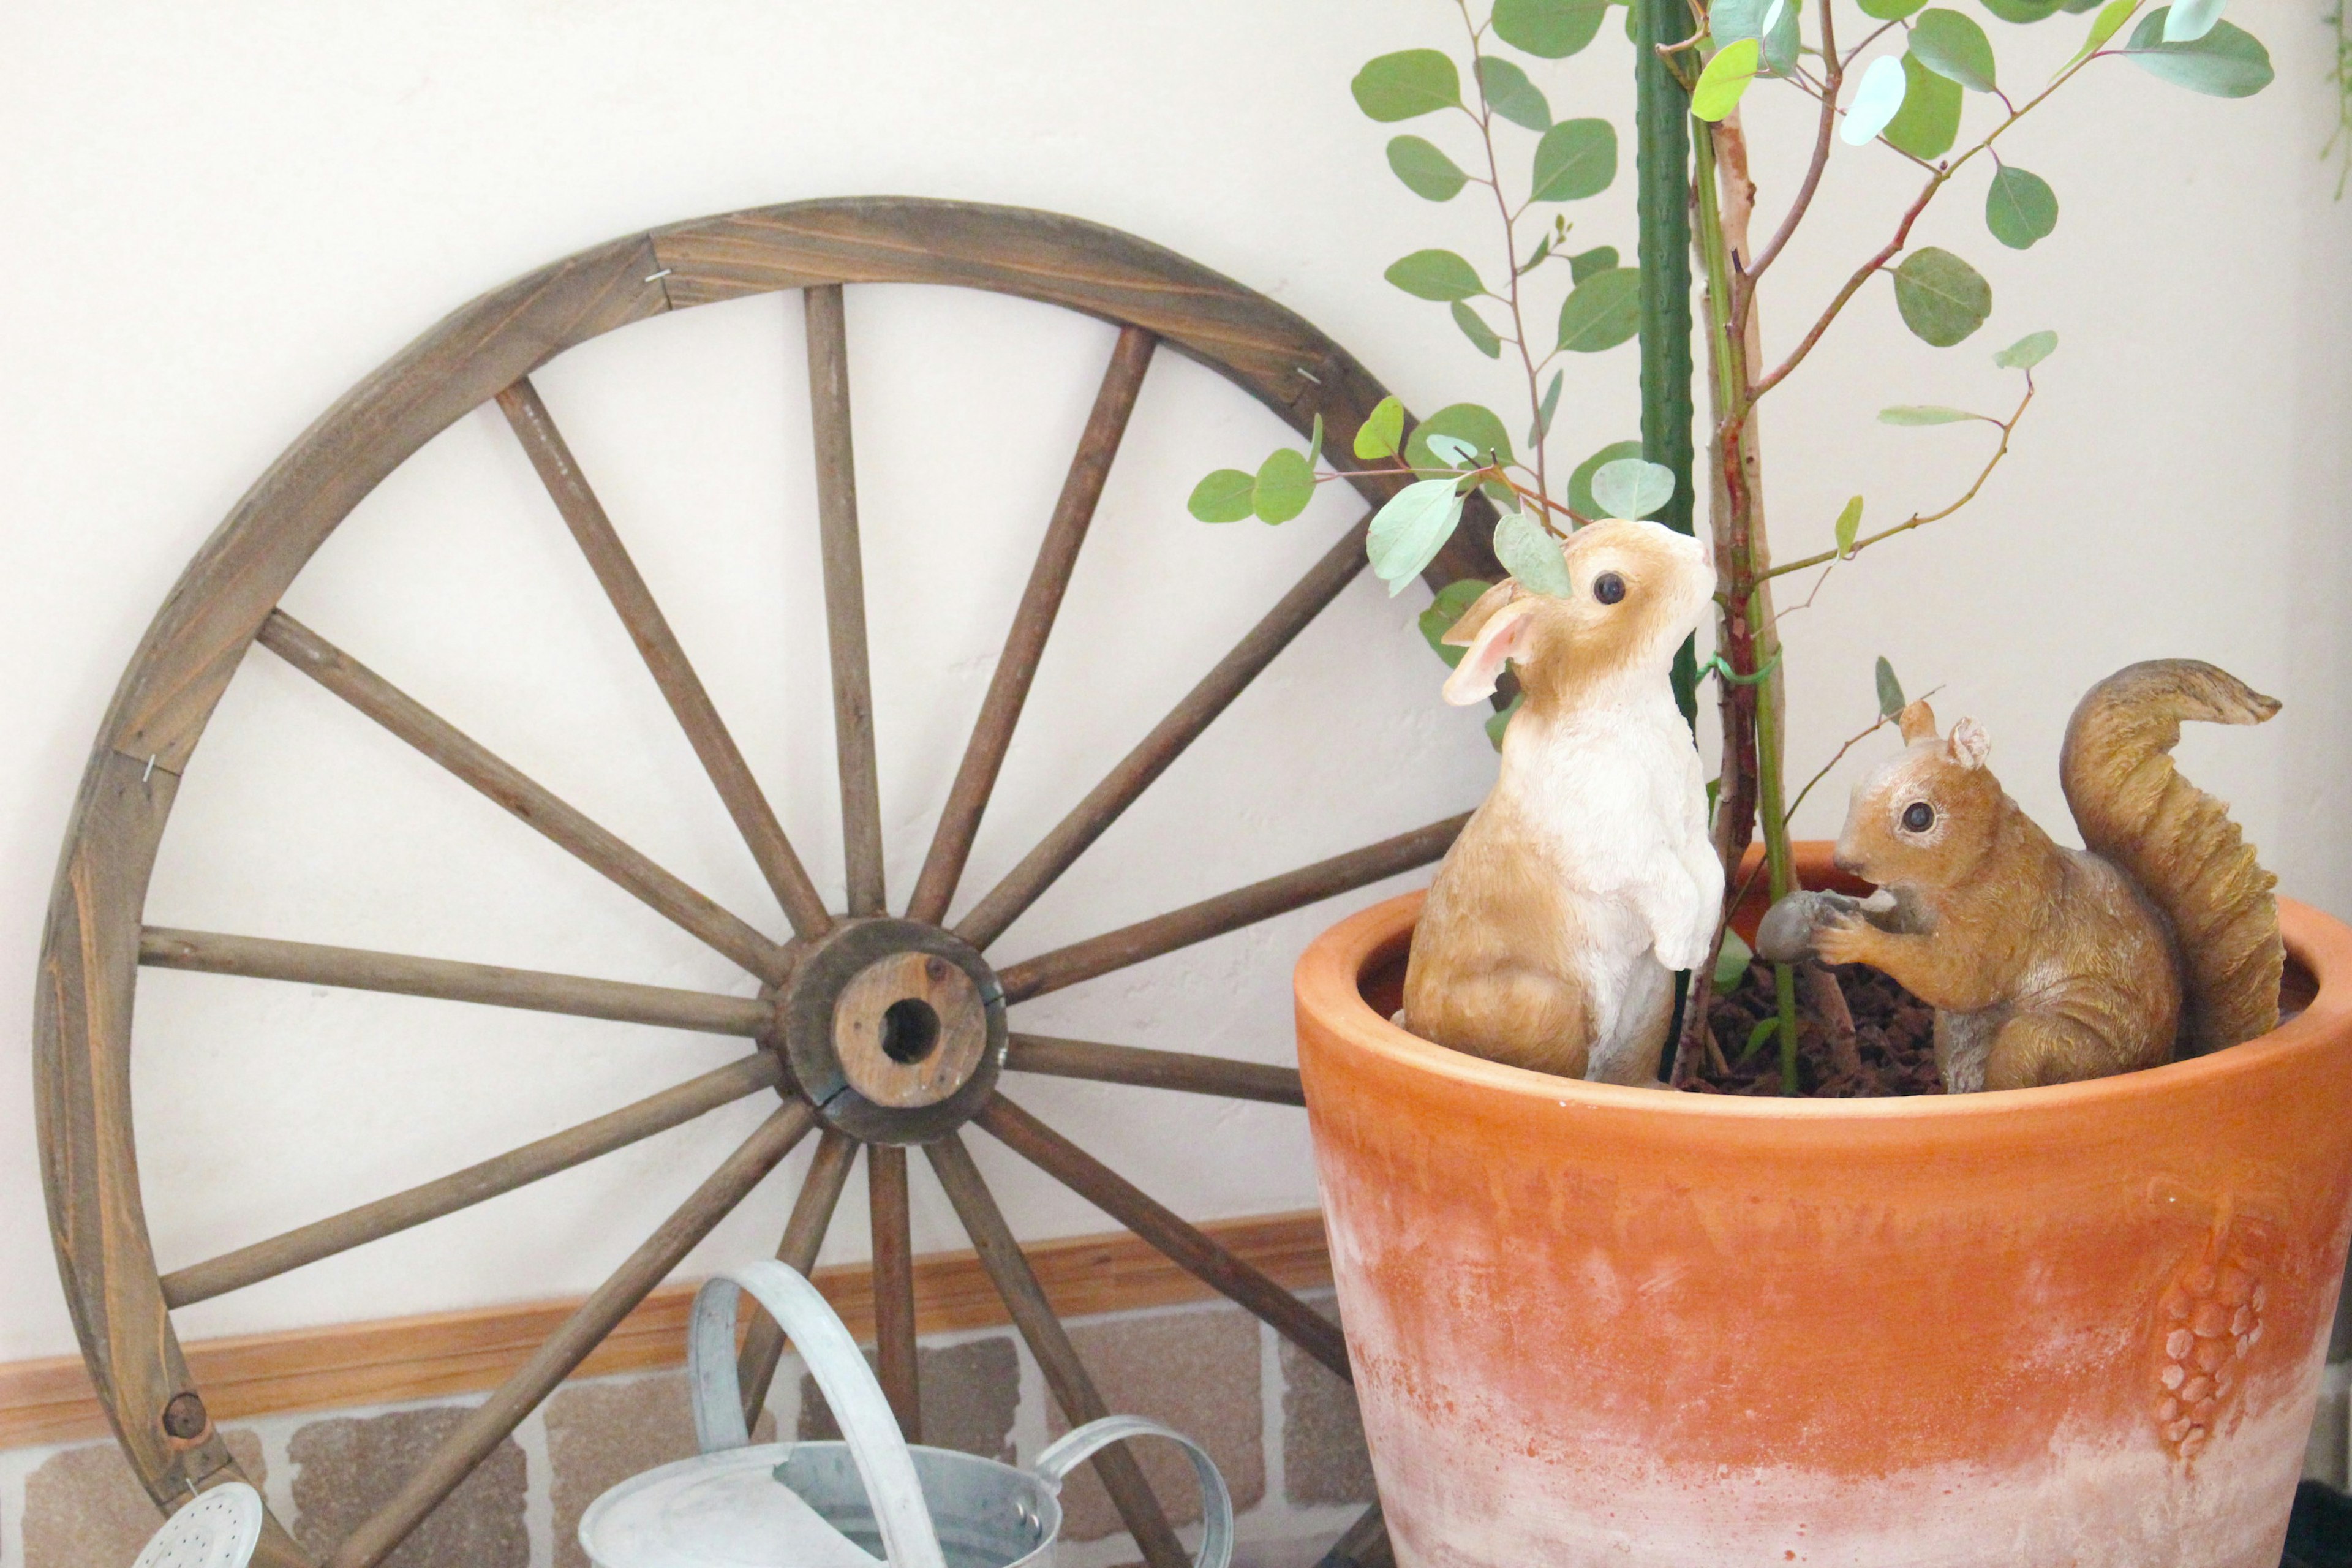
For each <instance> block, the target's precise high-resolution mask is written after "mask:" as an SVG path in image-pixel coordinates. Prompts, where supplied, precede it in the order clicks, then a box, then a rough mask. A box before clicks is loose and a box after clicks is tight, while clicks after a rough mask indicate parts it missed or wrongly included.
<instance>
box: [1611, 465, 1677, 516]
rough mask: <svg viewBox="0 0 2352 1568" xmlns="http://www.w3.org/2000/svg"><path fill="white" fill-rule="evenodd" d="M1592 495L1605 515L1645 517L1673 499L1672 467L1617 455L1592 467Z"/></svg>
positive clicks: (1673, 480)
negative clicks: (1612, 460) (1612, 459)
mask: <svg viewBox="0 0 2352 1568" xmlns="http://www.w3.org/2000/svg"><path fill="white" fill-rule="evenodd" d="M1592 499H1593V500H1595V501H1596V502H1598V503H1599V504H1600V507H1601V515H1602V516H1604V517H1647V516H1649V515H1650V514H1651V513H1652V512H1654V511H1655V510H1658V509H1659V508H1660V507H1662V506H1664V505H1665V504H1666V503H1667V502H1668V501H1670V500H1674V499H1675V471H1674V470H1673V469H1672V468H1667V467H1665V466H1664V464H1661V463H1649V462H1644V461H1643V460H1642V459H1641V458H1617V459H1616V460H1615V461H1614V462H1608V463H1603V464H1601V467H1600V468H1596V469H1594V470H1593V473H1592Z"/></svg>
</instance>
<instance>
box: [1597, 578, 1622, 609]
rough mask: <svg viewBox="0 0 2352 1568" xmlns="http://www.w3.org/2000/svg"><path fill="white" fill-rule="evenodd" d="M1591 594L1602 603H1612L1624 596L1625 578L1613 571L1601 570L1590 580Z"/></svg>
mask: <svg viewBox="0 0 2352 1568" xmlns="http://www.w3.org/2000/svg"><path fill="white" fill-rule="evenodd" d="M1592 596H1593V597H1594V598H1596V599H1598V600H1600V601H1601V603H1602V604H1604V605H1613V604H1615V603H1617V602H1618V601H1619V600H1621V599H1622V598H1623V597H1624V596H1625V579H1624V578H1622V577H1620V576H1619V575H1617V574H1616V573H1614V572H1603V573H1602V574H1601V575H1600V576H1598V577H1595V578H1594V579H1593V580H1592Z"/></svg>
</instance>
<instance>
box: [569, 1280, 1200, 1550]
mask: <svg viewBox="0 0 2352 1568" xmlns="http://www.w3.org/2000/svg"><path fill="white" fill-rule="evenodd" d="M746 1290H748V1291H750V1292H751V1297H752V1299H753V1300H756V1301H758V1302H759V1303H760V1305H761V1306H762V1307H764V1308H766V1309H767V1310H768V1312H769V1313H770V1314H771V1315H772V1317H774V1319H775V1320H776V1321H777V1322H778V1323H780V1324H782V1327H783V1330H784V1331H785V1333H786V1334H788V1335H790V1336H791V1338H792V1342H793V1347H794V1348H795V1349H797V1350H798V1351H799V1352H800V1354H801V1359H802V1360H803V1362H804V1363H806V1364H807V1366H808V1370H809V1373H810V1374H811V1375H812V1376H814V1378H815V1379H816V1384H817V1387H818V1388H820V1389H821V1390H823V1391H824V1398H825V1403H826V1404H827V1405H830V1406H832V1409H833V1414H834V1418H835V1420H836V1421H837V1422H838V1423H839V1424H840V1426H841V1431H842V1436H843V1438H844V1440H843V1441H840V1442H833V1443H768V1444H762V1445H760V1446H758V1447H753V1446H752V1445H751V1433H750V1432H749V1431H748V1430H747V1429H746V1428H745V1426H744V1424H743V1407H742V1396H741V1394H740V1391H739V1389H738V1385H737V1384H736V1380H735V1309H736V1304H737V1301H738V1300H739V1299H740V1296H741V1293H742V1292H743V1291H746ZM687 1376H688V1386H689V1387H690V1389H691V1390H692V1394H693V1399H694V1432H695V1438H696V1440H697V1442H698V1444H699V1445H700V1447H701V1448H702V1452H701V1454H700V1455H699V1456H698V1457H697V1458H691V1459H680V1460H678V1461H677V1463H676V1464H671V1465H664V1466H662V1467H661V1468H658V1469H652V1470H647V1471H646V1473H645V1474H643V1475H641V1476H637V1477H635V1478H634V1479H629V1480H625V1481H623V1482H622V1483H621V1484H620V1485H619V1486H617V1487H614V1489H612V1490H610V1491H608V1492H606V1493H605V1494H604V1496H602V1497H600V1498H598V1499H597V1500H595V1501H594V1502H593V1503H592V1504H590V1505H589V1508H588V1511H587V1513H586V1514H585V1515H583V1517H582V1519H581V1521H580V1544H581V1546H582V1547H583V1549H584V1550H585V1551H586V1552H587V1553H588V1556H589V1560H590V1561H591V1562H593V1563H595V1564H596V1568H875V1565H876V1559H877V1557H879V1558H880V1559H882V1560H883V1561H884V1562H887V1563H888V1564H889V1565H890V1568H1051V1565H1052V1563H1053V1561H1054V1538H1055V1536H1056V1535H1057V1534H1059V1533H1060V1531H1061V1528H1062V1505H1061V1502H1060V1499H1059V1494H1060V1492H1061V1489H1062V1480H1063V1478H1064V1477H1066V1476H1067V1475H1068V1474H1069V1473H1070V1472H1071V1471H1072V1470H1073V1469H1076V1468H1077V1466H1078V1464H1079V1463H1080V1461H1082V1460H1084V1459H1085V1458H1087V1456H1088V1455H1090V1454H1092V1453H1094V1452H1095V1450H1097V1448H1100V1447H1104V1446H1105V1445H1106V1444H1109V1443H1116V1442H1118V1441H1120V1440H1121V1439H1123V1438H1129V1437H1165V1438H1167V1439H1169V1440H1170V1441H1171V1442H1174V1443H1180V1444H1181V1445H1183V1447H1184V1449H1185V1451H1186V1452H1187V1454H1188V1455H1189V1456H1190V1457H1191V1458H1192V1470H1193V1473H1194V1474H1195V1475H1197V1476H1199V1478H1200V1480H1201V1498H1202V1514H1203V1516H1204V1517H1205V1521H1206V1522H1205V1524H1204V1526H1203V1528H1202V1538H1201V1551H1200V1555H1199V1556H1198V1557H1197V1558H1196V1559H1195V1560H1194V1561H1195V1568H1227V1564H1228V1563H1230V1562H1231V1560H1232V1557H1233V1550H1234V1504H1233V1498H1232V1496H1231V1494H1229V1493H1228V1492H1227V1491H1226V1490H1225V1481H1224V1478H1223V1476H1221V1475H1219V1474H1218V1473H1217V1467H1216V1466H1215V1465H1214V1464H1213V1462H1211V1460H1210V1458H1209V1456H1208V1455H1207V1453H1206V1452H1204V1451H1203V1450H1202V1447H1201V1446H1200V1445H1199V1444H1197V1443H1195V1442H1193V1441H1192V1439H1191V1438H1189V1437H1187V1436H1183V1435H1182V1434H1181V1433H1177V1432H1171V1431H1170V1430H1169V1429H1168V1428H1167V1427H1165V1426H1160V1425H1158V1424H1157V1423H1155V1422H1150V1421H1146V1420H1144V1419H1142V1418H1141V1417H1139V1416H1135V1415H1110V1416H1106V1417H1104V1418H1103V1419H1102V1420H1100V1421H1092V1422H1088V1423H1087V1425H1086V1426H1081V1427H1079V1428H1078V1429H1077V1430H1076V1431H1075V1432H1072V1433H1070V1434H1069V1435H1068V1436H1066V1437H1064V1438H1062V1439H1061V1441H1059V1442H1057V1443H1055V1444H1054V1445H1053V1446H1052V1447H1049V1448H1047V1449H1046V1450H1045V1452H1044V1453H1042V1454H1040V1455H1038V1456H1037V1463H1036V1465H1035V1467H1034V1468H1033V1469H1028V1470H1020V1469H1015V1468H1013V1467H1012V1466H1010V1465H1002V1464H998V1463H997V1462H996V1461H995V1460H993V1459H983V1458H977V1457H975V1456H973V1455H971V1454H960V1453H956V1452H954V1451H953V1450H951V1449H947V1448H927V1447H919V1446H918V1447H908V1444H907V1442H906V1440H905V1439H904V1438H903V1437H902V1436H899V1433H898V1421H897V1420H896V1419H895V1418H894V1417H893V1416H892V1415H891V1414H890V1406H889V1403H888V1402H887V1400H885V1399H884V1398H883V1396H882V1389H881V1385H880V1384H877V1383H876V1382H875V1381H874V1373H872V1372H871V1371H869V1370H868V1369H867V1367H866V1358H865V1357H864V1356H862V1355H860V1354H859V1353H858V1351H857V1345H856V1342H855V1341H853V1340H852V1339H851V1338H850V1337H849V1331H848V1330H847V1329H845V1328H844V1327H842V1323H841V1320H840V1319H839V1318H837V1317H835V1315H834V1311H833V1309H832V1308H831V1307H830V1306H828V1305H826V1304H825V1300H824V1297H823V1296H820V1295H819V1294H817V1290H816V1287H814V1285H811V1284H810V1283H809V1282H808V1281H807V1280H806V1279H803V1278H802V1277H801V1276H800V1275H799V1274H797V1273H795V1272H794V1271H793V1269H791V1268H786V1267H785V1266H784V1265H783V1264H781V1263H776V1262H761V1263H754V1264H751V1265H750V1266H748V1267H746V1268H730V1269H729V1270H727V1271H726V1272H725V1273H723V1274H720V1275H719V1276H718V1277H717V1278H715V1279H711V1280H710V1281H709V1283H707V1284H706V1285H704V1286H703V1288H702V1289H701V1291H700V1293H699V1294H698V1295H697V1296H696V1297H695V1299H694V1318H693V1322H692V1324H691V1326H690V1327H689V1328H688V1340H687Z"/></svg>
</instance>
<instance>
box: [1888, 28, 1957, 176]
mask: <svg viewBox="0 0 2352 1568" xmlns="http://www.w3.org/2000/svg"><path fill="white" fill-rule="evenodd" d="M1961 96H1962V95H1961V90H1960V84H1959V83H1958V82H1956V81H1954V80H1952V79H1950V78H1949V77H1942V76H1937V74H1936V73H1935V72H1934V71H1931V70H1929V69H1928V68H1927V67H1926V66H1923V65H1921V64H1920V63H1919V58H1918V57H1917V56H1916V55H1913V54H1909V53H1906V54H1905V55H1904V57H1903V107H1902V108H1901V109H1899V110H1895V118H1894V119H1892V120H1890V121H1887V122H1886V129H1885V130H1884V131H1882V132H1879V134H1880V135H1881V136H1884V137H1885V138H1886V142H1887V145H1888V146H1890V147H1894V148H1895V149H1896V150H1898V151H1900V152H1905V153H1910V154H1911V156H1913V157H1914V158H1921V159H1925V160H1927V162H1928V163H1934V162H1935V161H1936V160H1937V159H1938V158H1940V157H1942V156H1943V155H1944V154H1945V153H1948V152H1950V151H1951V150H1952V142H1953V141H1954V139H1955V138H1957V137H1958V135H1959V133H1960V98H1961Z"/></svg>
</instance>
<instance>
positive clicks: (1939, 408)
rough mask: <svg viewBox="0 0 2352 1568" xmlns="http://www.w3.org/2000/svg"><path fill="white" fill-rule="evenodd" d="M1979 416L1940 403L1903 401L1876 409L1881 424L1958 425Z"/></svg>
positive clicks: (1979, 416) (1963, 409)
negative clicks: (1890, 406) (1892, 405)
mask: <svg viewBox="0 0 2352 1568" xmlns="http://www.w3.org/2000/svg"><path fill="white" fill-rule="evenodd" d="M1981 417H1983V416H1981V415H1976V414H1971V413H1969V411H1968V410H1967V409H1965V408H1947V407H1945V406H1944V405H1942V404H1940V403H1903V404H1897V405H1895V406H1894V407H1892V408H1882V409H1880V410H1879V411H1878V422H1879V423H1880V424H1881V425H1915V426H1916V425H1960V424H1965V423H1967V422H1968V421H1969V420H1971V419H1978V418H1981Z"/></svg>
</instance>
